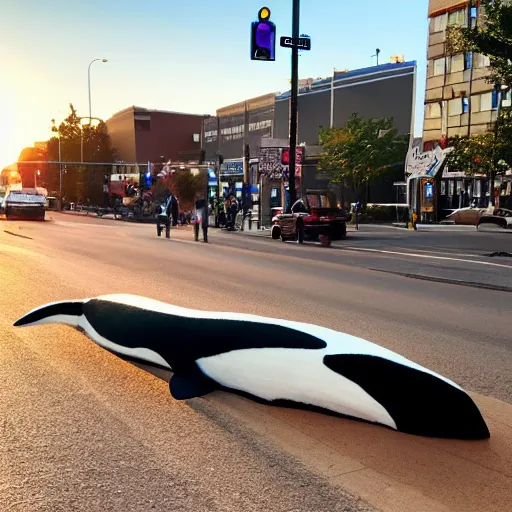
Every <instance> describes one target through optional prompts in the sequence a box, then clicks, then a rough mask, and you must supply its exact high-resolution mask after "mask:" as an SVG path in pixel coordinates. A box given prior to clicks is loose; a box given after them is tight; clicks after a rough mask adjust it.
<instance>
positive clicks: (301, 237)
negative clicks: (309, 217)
mask: <svg viewBox="0 0 512 512" xmlns="http://www.w3.org/2000/svg"><path fill="white" fill-rule="evenodd" d="M296 237H297V238H296V240H297V243H298V244H303V243H304V238H305V233H304V224H302V222H297V235H296Z"/></svg>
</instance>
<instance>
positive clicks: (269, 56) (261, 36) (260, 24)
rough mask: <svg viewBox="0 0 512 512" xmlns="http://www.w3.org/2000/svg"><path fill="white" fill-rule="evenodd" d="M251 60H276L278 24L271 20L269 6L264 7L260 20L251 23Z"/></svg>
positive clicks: (260, 12)
mask: <svg viewBox="0 0 512 512" xmlns="http://www.w3.org/2000/svg"><path fill="white" fill-rule="evenodd" d="M251 60H263V61H275V60H276V26H275V25H274V23H272V22H271V21H270V9H269V8H268V7H262V8H261V9H260V11H259V13H258V21H253V22H252V24H251Z"/></svg>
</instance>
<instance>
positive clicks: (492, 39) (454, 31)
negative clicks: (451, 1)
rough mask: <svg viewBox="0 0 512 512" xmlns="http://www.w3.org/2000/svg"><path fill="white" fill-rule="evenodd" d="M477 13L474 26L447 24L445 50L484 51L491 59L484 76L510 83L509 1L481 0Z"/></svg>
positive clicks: (511, 18)
mask: <svg viewBox="0 0 512 512" xmlns="http://www.w3.org/2000/svg"><path fill="white" fill-rule="evenodd" d="M475 4H476V2H475ZM480 13H481V14H480V17H479V21H478V23H477V24H476V25H475V26H472V27H471V26H470V27H460V26H454V27H449V29H448V31H447V50H448V53H451V54H455V53H461V52H465V51H474V52H477V53H480V54H482V55H486V56H487V57H489V58H490V61H491V72H490V74H489V76H488V77H487V79H488V80H489V81H492V82H500V83H502V84H504V85H507V86H509V87H512V65H511V61H512V4H511V3H510V2H509V1H508V0H481V2H480Z"/></svg>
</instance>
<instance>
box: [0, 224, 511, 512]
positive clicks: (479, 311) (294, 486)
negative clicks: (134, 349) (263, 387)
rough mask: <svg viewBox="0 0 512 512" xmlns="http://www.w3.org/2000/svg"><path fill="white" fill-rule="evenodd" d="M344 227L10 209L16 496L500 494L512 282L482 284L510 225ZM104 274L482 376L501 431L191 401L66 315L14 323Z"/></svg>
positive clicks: (504, 495) (505, 470) (128, 502)
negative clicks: (307, 234)
mask: <svg viewBox="0 0 512 512" xmlns="http://www.w3.org/2000/svg"><path fill="white" fill-rule="evenodd" d="M336 245H337V246H336V247H333V248H331V249H324V248H320V247H318V246H315V245H313V244H311V245H305V246H303V247H300V246H297V245H295V244H282V243H281V242H279V241H272V240H269V239H266V238H262V237H256V236H245V235H240V234H236V233H215V232H212V233H211V236H210V243H209V244H203V243H195V242H193V240H192V233H191V232H190V231H187V230H182V229H180V230H173V232H172V239H171V240H166V239H164V238H163V239H158V238H157V237H156V234H155V228H154V226H150V225H137V224H126V223H121V222H115V221H109V220H98V219H92V218H87V217H79V216H72V215H61V214H54V215H52V219H51V220H50V221H48V222H45V223H25V222H5V221H2V222H0V283H1V284H0V329H1V333H2V337H1V339H0V343H1V346H0V351H1V352H0V353H1V354H2V358H1V359H0V375H1V376H2V381H3V387H2V388H1V389H0V433H1V438H0V500H1V503H2V507H1V508H2V510H4V509H5V510H15V511H18V510H19V511H24V512H25V511H35V510H37V511H39V510H45V511H46V510H48V511H50V510H51V511H54V510H62V511H64V510H65V511H70V510H91V511H96V510H98V511H99V510H102V511H103V510H130V511H131V510H134V511H138V510H183V511H203V510H205V511H206V510H208V511H210V510H211V511H217V510H219V511H220V510H222V511H223V510H226V511H227V510H240V511H250V510H258V511H261V510H269V511H274V510H275V511H283V512H284V511H292V510H297V511H299V510H300V511H319V512H321V511H324V510H325V511H328V510H329V511H334V510H364V509H367V510H369V509H371V508H370V507H371V506H375V507H377V508H379V509H382V510H392V511H399V510H418V511H419V510H436V511H438V510H465V511H471V510H475V511H476V510H489V511H490V510H497V511H498V510H504V509H505V508H506V506H508V505H506V504H507V503H509V502H510V500H511V499H512V474H511V472H510V467H512V465H511V463H512V405H510V404H512V377H511V372H510V368H512V336H511V326H512V321H511V318H510V315H511V309H512V308H511V305H512V294H511V293H510V292H508V291H497V290H493V289H486V288H479V287H478V286H481V285H488V286H490V287H504V288H507V287H512V260H511V259H510V258H490V257H488V256H484V254H488V253H490V252H495V251H512V237H511V236H509V235H507V234H501V233H500V234H494V233H466V232H457V233H437V232H436V233H420V232H418V233H411V232H407V231H399V230H393V229H391V228H389V229H387V228H378V229H377V228H364V229H363V230H362V231H360V232H359V233H350V236H349V237H348V239H347V240H346V241H344V242H342V243H341V244H336ZM390 272H391V273H390ZM393 272H401V273H404V274H408V275H412V274H415V275H419V276H422V277H426V278H428V279H441V280H455V281H461V282H465V283H466V284H467V283H468V282H469V283H472V284H471V286H470V287H468V286H461V285H460V284H450V283H443V282H438V281H431V280H419V279H414V278H411V277H404V276H401V275H396V274H394V273H393ZM106 293H135V294H139V295H144V296H148V297H152V298H155V299H159V300H163V301H167V302H170V303H173V304H176V305H179V306H184V307H192V308H198V309H208V310H220V311H240V312H248V313H255V314H261V315H266V316H277V317H283V318H287V319H291V320H299V321H306V322H311V323H316V324H320V325H324V326H327V327H331V328H334V329H338V330H341V331H344V332H347V333H349V334H353V335H356V336H360V337H363V338H366V339H369V340H370V341H373V342H376V343H378V344H381V345H383V346H386V347H387V348H390V349H392V350H395V351H397V352H399V353H401V354H403V355H404V356H406V357H408V358H410V359H412V360H414V361H416V362H418V363H420V364H423V365H425V366H427V367H429V368H431V369H432V370H435V371H437V372H439V373H441V374H443V375H445V376H446V377H448V378H450V379H453V380H455V381H456V382H457V383H459V384H460V385H462V386H464V387H465V388H466V389H467V390H469V391H471V392H472V393H474V398H475V400H476V401H477V404H478V405H479V407H481V410H482V412H483V414H484V417H485V418H486V420H487V422H488V424H489V427H490V429H491V434H492V437H491V440H490V441H488V442H481V443H458V442H453V441H451V442H445V441H440V440H425V439H422V438H413V437H412V436H405V435H402V434H398V433H395V432H390V431H388V430H386V429H382V428H379V427H375V426H371V425H363V424H359V423H357V422H352V421H349V420H341V419H339V418H329V417H326V416H323V415H318V414H314V413H306V412H302V411H293V410H291V411H290V410H281V409H277V408H271V407H265V406H262V405H259V404H254V403H253V402H250V401H248V400H245V399H242V398H239V397H234V396H232V395H228V394H225V393H220V392H218V393H213V394H212V395H209V396H207V397H205V398H202V399H196V400H190V401H187V402H186V403H178V402H175V401H174V400H173V399H172V398H171V397H170V395H169V391H168V387H167V384H166V382H165V381H164V380H162V379H159V378H157V377H155V376H153V375H151V374H149V373H146V372H144V371H142V370H141V369H139V368H137V367H135V366H133V365H131V364H129V363H126V362H124V361H120V360H119V359H117V358H115V357H114V356H112V355H111V354H108V353H106V352H105V351H104V350H102V349H100V348H99V347H97V346H95V345H94V344H93V343H91V342H90V341H89V340H87V339H86V338H85V337H84V336H82V335H81V334H79V333H77V332H75V331H73V330H71V329H69V328H67V327H63V326H41V327H37V328H29V329H18V330H14V329H13V328H12V327H11V326H12V322H13V321H14V320H15V319H16V318H18V317H19V316H21V315H22V314H24V313H25V312H27V311H28V310H30V309H32V308H34V307H37V306H38V305H40V304H42V303H46V302H50V301H55V300H65V299H73V298H85V297H90V296H96V295H99V294H106ZM163 377H164V378H165V375H163ZM347 493H348V494H347ZM357 497H361V498H362V499H363V501H364V502H368V503H370V504H371V506H370V505H365V503H363V502H362V501H359V500H358V499H357Z"/></svg>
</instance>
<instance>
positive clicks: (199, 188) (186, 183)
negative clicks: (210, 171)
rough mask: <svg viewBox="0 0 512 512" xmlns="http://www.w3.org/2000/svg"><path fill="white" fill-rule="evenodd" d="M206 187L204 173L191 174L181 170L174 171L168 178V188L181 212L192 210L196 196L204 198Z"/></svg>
mask: <svg viewBox="0 0 512 512" xmlns="http://www.w3.org/2000/svg"><path fill="white" fill-rule="evenodd" d="M207 185H208V175H207V173H205V172H200V173H199V174H193V173H192V172H191V171H189V170H181V171H176V172H175V173H174V174H172V175H171V177H170V178H169V187H170V189H171V191H172V193H173V194H174V195H175V196H176V197H177V198H178V201H179V203H180V208H181V210H192V209H193V208H194V203H195V197H196V194H201V195H202V196H203V197H205V195H206V187H207ZM205 198H206V197H205Z"/></svg>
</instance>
